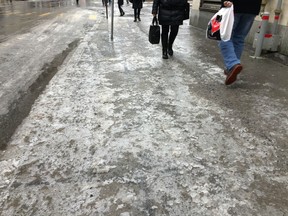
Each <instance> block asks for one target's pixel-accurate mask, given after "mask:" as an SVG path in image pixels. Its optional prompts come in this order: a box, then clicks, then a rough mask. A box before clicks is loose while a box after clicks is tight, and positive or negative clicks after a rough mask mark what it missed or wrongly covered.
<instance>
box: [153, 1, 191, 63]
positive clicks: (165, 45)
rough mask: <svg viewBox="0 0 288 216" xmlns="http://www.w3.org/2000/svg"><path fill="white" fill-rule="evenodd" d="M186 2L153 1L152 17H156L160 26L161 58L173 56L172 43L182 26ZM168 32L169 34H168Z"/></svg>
mask: <svg viewBox="0 0 288 216" xmlns="http://www.w3.org/2000/svg"><path fill="white" fill-rule="evenodd" d="M186 6H187V0H153V5H152V15H153V16H154V17H155V16H157V15H158V19H159V24H160V25H161V26H162V34H161V43H162V58H163V59H168V54H169V55H170V56H172V55H173V49H172V47H173V43H174V41H175V39H176V36H177V34H178V31H179V26H180V25H183V20H184V19H185V8H186ZM169 32H170V33H169Z"/></svg>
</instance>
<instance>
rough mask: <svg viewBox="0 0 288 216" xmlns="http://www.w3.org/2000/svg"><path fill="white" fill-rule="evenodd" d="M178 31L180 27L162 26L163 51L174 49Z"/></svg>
mask: <svg viewBox="0 0 288 216" xmlns="http://www.w3.org/2000/svg"><path fill="white" fill-rule="evenodd" d="M169 30H170V34H169ZM178 31H179V25H162V34H161V42H162V48H163V50H167V48H168V49H172V45H173V43H174V41H175V38H176V36H177V34H178ZM168 35H169V36H168ZM168 39H169V40H168Z"/></svg>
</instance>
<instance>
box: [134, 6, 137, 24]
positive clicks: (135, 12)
mask: <svg viewBox="0 0 288 216" xmlns="http://www.w3.org/2000/svg"><path fill="white" fill-rule="evenodd" d="M134 22H137V8H134Z"/></svg>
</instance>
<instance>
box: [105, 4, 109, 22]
mask: <svg viewBox="0 0 288 216" xmlns="http://www.w3.org/2000/svg"><path fill="white" fill-rule="evenodd" d="M105 7H106V19H108V0H105Z"/></svg>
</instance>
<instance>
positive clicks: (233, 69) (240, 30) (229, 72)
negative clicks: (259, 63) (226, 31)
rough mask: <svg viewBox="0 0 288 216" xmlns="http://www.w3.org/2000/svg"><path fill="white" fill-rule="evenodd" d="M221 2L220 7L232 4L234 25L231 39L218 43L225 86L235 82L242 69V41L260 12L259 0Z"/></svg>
mask: <svg viewBox="0 0 288 216" xmlns="http://www.w3.org/2000/svg"><path fill="white" fill-rule="evenodd" d="M221 1H222V7H231V6H232V4H233V6H234V24H233V30H232V35H231V39H230V40H229V41H226V42H224V41H220V42H219V47H220V50H221V54H222V57H223V59H224V64H225V69H224V74H225V75H226V80H225V84H226V85H230V84H232V83H234V82H235V81H236V80H237V75H238V74H239V73H240V72H241V71H242V69H243V67H242V65H241V63H240V62H241V61H240V58H241V55H242V52H243V48H244V41H245V38H246V36H247V35H248V33H249V31H250V29H251V27H252V24H253V22H254V19H255V17H256V16H257V15H258V14H259V12H260V8H261V0H231V1H224V0H221Z"/></svg>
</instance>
